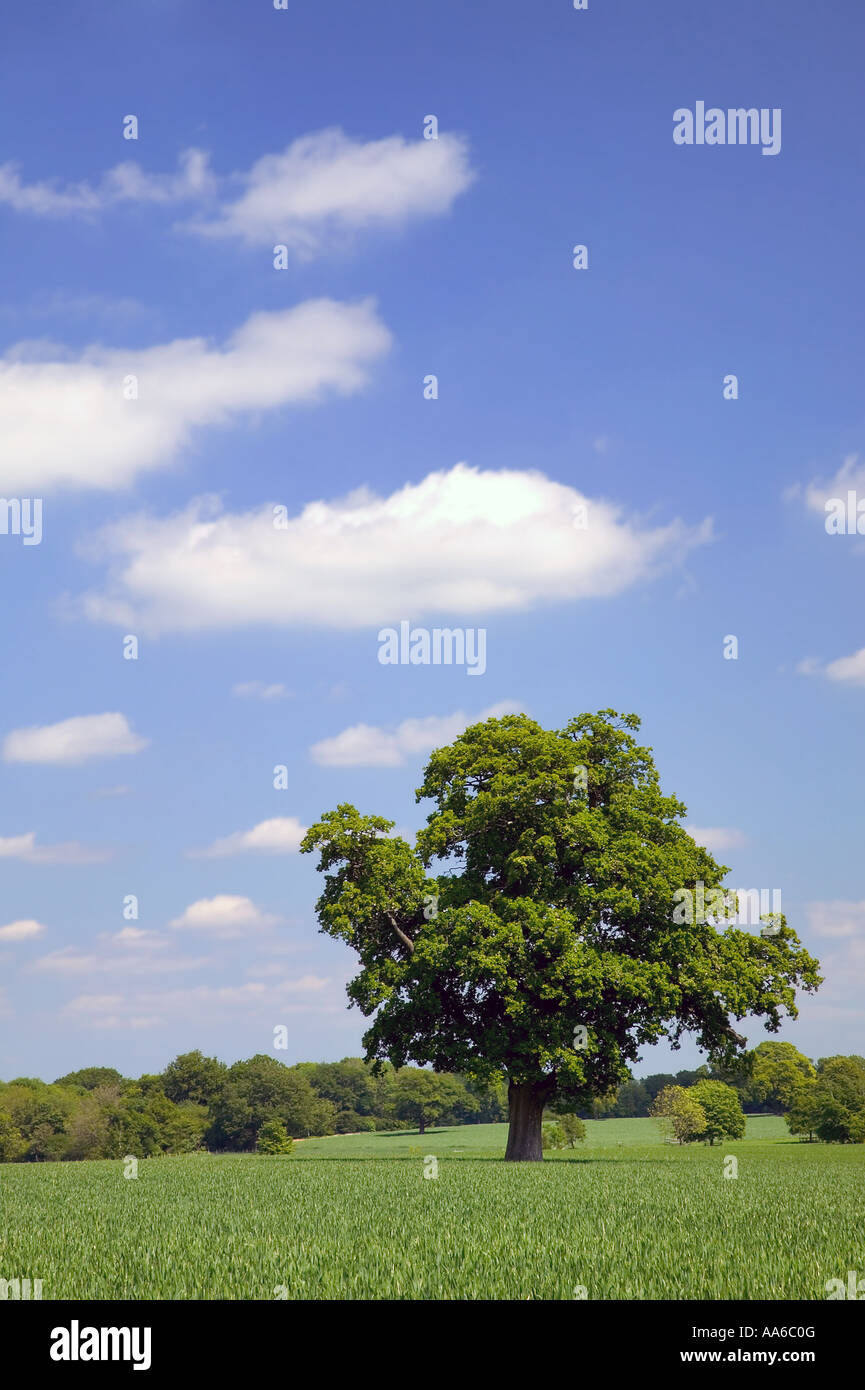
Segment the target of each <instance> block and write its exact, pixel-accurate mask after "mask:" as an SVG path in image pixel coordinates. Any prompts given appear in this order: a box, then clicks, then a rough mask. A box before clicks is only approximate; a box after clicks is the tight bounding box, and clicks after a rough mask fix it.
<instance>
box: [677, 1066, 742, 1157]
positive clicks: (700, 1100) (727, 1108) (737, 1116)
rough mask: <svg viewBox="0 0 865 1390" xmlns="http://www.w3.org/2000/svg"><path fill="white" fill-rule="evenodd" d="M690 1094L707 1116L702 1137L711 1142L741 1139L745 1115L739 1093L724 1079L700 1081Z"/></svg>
mask: <svg viewBox="0 0 865 1390" xmlns="http://www.w3.org/2000/svg"><path fill="white" fill-rule="evenodd" d="M689 1094H690V1095H691V1096H692V1097H693V1099H694V1100H695V1101H696V1102H697V1104H698V1105H699V1106H700V1108H701V1109H702V1111H703V1114H704V1115H705V1117H706V1127H705V1130H704V1131H703V1135H702V1138H704V1139H707V1140H708V1141H709V1144H710V1145H711V1144H714V1142H715V1140H716V1139H741V1138H743V1136H744V1134H745V1116H744V1115H743V1113H742V1105H741V1102H740V1100H739V1096H738V1093H737V1092H736V1091H735V1090H734V1089H733V1087H732V1086H725V1085H724V1083H723V1081H698V1082H697V1084H696V1086H691V1087H690V1091H689Z"/></svg>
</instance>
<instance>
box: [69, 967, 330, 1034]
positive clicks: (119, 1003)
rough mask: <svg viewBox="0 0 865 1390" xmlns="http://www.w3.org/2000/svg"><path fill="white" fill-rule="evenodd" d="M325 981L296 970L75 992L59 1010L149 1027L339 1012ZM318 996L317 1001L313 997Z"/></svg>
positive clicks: (87, 1020) (84, 1018) (101, 1022)
mask: <svg viewBox="0 0 865 1390" xmlns="http://www.w3.org/2000/svg"><path fill="white" fill-rule="evenodd" d="M330 984H331V981H330V980H329V979H327V978H322V977H321V976H318V975H302V976H300V977H298V978H294V979H284V980H280V981H279V982H278V983H276V984H264V983H262V982H260V981H257V980H256V981H248V982H247V983H246V984H242V985H197V986H195V987H193V988H186V989H172V990H160V991H159V992H158V993H149V992H137V993H133V994H131V995H129V996H124V995H122V994H81V995H78V996H77V998H74V999H71V1000H70V1001H69V1002H68V1003H67V1004H66V1005H65V1006H64V1008H63V1009H62V1011H61V1013H62V1016H63V1017H64V1018H65V1019H68V1020H69V1021H70V1022H73V1023H77V1024H81V1025H83V1026H85V1027H91V1028H128V1027H130V1028H153V1027H157V1026H160V1025H162V1024H164V1023H166V1022H168V1021H170V1020H176V1019H183V1020H185V1021H186V1022H189V1021H190V1020H204V1019H216V1020H220V1021H221V1020H222V1019H223V1018H224V1017H225V1015H226V1013H232V1014H235V1015H240V1016H243V1015H244V1014H246V1015H249V1016H255V1017H258V1018H260V1017H261V1016H262V1014H264V1015H266V1016H275V1017H277V1018H280V1017H282V1016H283V1015H288V1014H298V1013H309V1012H313V1011H314V1012H316V1013H322V1012H325V1013H342V1011H343V1008H344V1005H343V1004H342V1003H338V1002H337V1001H336V1000H333V1001H331V1000H330V998H329V997H328V996H326V995H325V991H326V990H327V987H328V986H329V985H330ZM319 1001H321V1002H319Z"/></svg>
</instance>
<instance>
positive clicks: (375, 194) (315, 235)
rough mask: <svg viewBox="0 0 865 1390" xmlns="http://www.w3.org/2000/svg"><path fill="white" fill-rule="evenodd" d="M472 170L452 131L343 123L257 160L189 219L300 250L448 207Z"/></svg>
mask: <svg viewBox="0 0 865 1390" xmlns="http://www.w3.org/2000/svg"><path fill="white" fill-rule="evenodd" d="M473 177H474V175H473V173H472V170H471V167H470V164H469V156H468V147H467V145H466V143H465V141H464V140H463V139H462V138H461V137H460V136H458V135H452V134H442V135H440V136H439V138H438V139H437V140H424V139H419V140H405V139H403V138H402V136H399V135H391V136H388V137H387V138H385V139H383V140H370V141H367V142H363V141H360V140H352V139H350V138H349V137H348V136H347V135H345V134H344V133H343V132H342V131H341V130H336V129H333V130H321V131H317V132H315V133H314V134H311V135H305V136H302V137H301V138H300V139H299V140H295V141H294V142H293V143H292V144H291V145H289V146H288V148H287V149H285V150H283V151H282V153H281V154H269V155H265V156H264V158H263V159H259V160H258V161H257V162H256V163H255V164H254V165H253V166H252V168H251V169H250V170H249V172H248V173H246V174H244V175H241V176H238V178H237V182H238V183H239V184H241V185H242V191H241V193H240V196H239V197H238V198H236V199H233V200H231V201H226V202H224V203H223V204H222V206H221V207H220V208H219V210H218V212H217V213H216V214H215V216H213V217H211V218H209V219H199V220H198V221H195V222H192V223H190V224H188V226H189V228H190V230H192V231H197V232H201V233H204V234H206V235H210V236H226V237H237V238H239V239H241V240H242V241H245V242H247V243H249V244H250V245H259V246H273V245H275V244H276V245H284V246H286V247H288V248H289V249H290V250H292V251H294V252H297V253H299V254H300V255H302V256H306V255H311V254H312V253H313V252H314V251H316V250H318V249H319V248H320V246H321V245H322V243H323V242H327V241H332V240H334V239H335V238H337V237H340V234H344V233H345V232H346V231H355V230H360V229H363V228H368V227H385V226H398V225H400V224H402V223H403V222H406V221H408V220H409V219H413V218H418V217H429V216H433V215H436V214H439V213H443V212H447V211H448V210H449V209H450V207H451V205H452V204H453V202H454V199H455V198H457V197H458V195H459V194H460V193H462V192H464V191H465V189H466V188H468V186H469V184H470V183H471V182H472V179H473ZM340 244H342V243H341V240H340Z"/></svg>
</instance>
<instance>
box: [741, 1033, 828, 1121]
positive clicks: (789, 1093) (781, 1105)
mask: <svg viewBox="0 0 865 1390" xmlns="http://www.w3.org/2000/svg"><path fill="white" fill-rule="evenodd" d="M751 1057H752V1065H751V1073H750V1077H749V1078H748V1084H747V1093H748V1094H749V1096H750V1097H752V1098H753V1099H755V1100H757V1101H760V1102H761V1103H762V1104H764V1105H765V1106H766V1108H767V1109H768V1110H770V1111H771V1112H772V1113H773V1114H777V1115H782V1114H783V1113H784V1112H785V1111H786V1110H789V1109H790V1107H791V1105H792V1104H793V1098H794V1096H795V1093H796V1090H797V1088H798V1087H799V1086H800V1085H801V1083H802V1082H803V1081H808V1080H811V1079H812V1078H813V1077H815V1076H816V1074H817V1073H816V1071H815V1069H814V1066H813V1064H812V1063H811V1062H810V1061H809V1060H808V1058H807V1057H806V1056H804V1054H803V1053H801V1052H800V1051H799V1050H798V1048H795V1047H794V1046H793V1044H792V1043H789V1042H762V1043H760V1045H759V1047H757V1048H755V1049H754V1052H753V1053H752V1054H751Z"/></svg>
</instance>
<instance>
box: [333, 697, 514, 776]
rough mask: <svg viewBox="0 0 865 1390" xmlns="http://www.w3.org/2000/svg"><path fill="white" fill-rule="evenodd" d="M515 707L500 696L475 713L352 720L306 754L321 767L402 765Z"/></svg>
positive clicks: (458, 712) (510, 712)
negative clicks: (388, 721) (385, 724)
mask: <svg viewBox="0 0 865 1390" xmlns="http://www.w3.org/2000/svg"><path fill="white" fill-rule="evenodd" d="M519 711H520V706H519V705H518V704H516V703H515V702H514V701H513V700H502V701H501V702H500V703H499V704H497V705H490V707H489V709H485V710H482V711H481V713H480V714H479V715H476V716H471V715H468V714H465V713H464V712H463V710H456V711H455V713H454V714H444V715H435V714H431V715H427V716H426V717H425V718H421V719H404V720H403V721H402V723H401V724H398V725H397V726H396V727H395V728H393V729H382V728H377V727H376V726H375V725H373V724H353V725H352V726H351V728H348V729H343V731H342V733H340V734H336V736H335V737H334V738H325V739H322V740H321V742H320V743H314V744H313V746H312V748H311V749H310V750H309V751H310V757H311V758H312V760H313V762H316V763H320V764H321V765H322V766H323V767H402V766H403V765H404V764H405V763H406V762H407V761H408V760H409V759H410V758H411V757H412V756H413V755H414V754H417V753H429V752H430V751H431V749H433V748H441V747H442V746H443V745H444V744H446V743H451V742H452V741H453V740H454V739H455V738H457V737H458V735H459V734H461V733H462V732H463V730H464V729H467V728H468V726H469V724H474V723H476V722H477V721H478V720H480V719H493V718H499V717H500V716H501V715H503V714H518V713H519Z"/></svg>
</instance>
